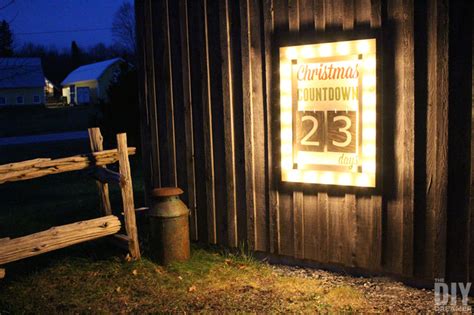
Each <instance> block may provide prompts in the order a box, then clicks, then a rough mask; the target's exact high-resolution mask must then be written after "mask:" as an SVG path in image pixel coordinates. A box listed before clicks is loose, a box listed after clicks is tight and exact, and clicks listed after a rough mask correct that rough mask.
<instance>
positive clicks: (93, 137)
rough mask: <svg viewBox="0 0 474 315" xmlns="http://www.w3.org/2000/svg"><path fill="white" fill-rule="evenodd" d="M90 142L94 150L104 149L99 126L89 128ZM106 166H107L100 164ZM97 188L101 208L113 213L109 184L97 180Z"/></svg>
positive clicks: (109, 213) (106, 212)
mask: <svg viewBox="0 0 474 315" xmlns="http://www.w3.org/2000/svg"><path fill="white" fill-rule="evenodd" d="M87 131H88V133H89V142H90V147H91V151H92V152H99V151H103V150H104V143H103V140H104V138H103V137H102V134H101V133H100V129H99V128H89V129H88V130H87ZM99 167H103V168H106V167H105V166H99ZM96 184H97V189H98V190H99V196H100V208H101V210H102V212H103V214H104V215H111V214H112V206H111V205H110V198H109V184H107V183H101V182H100V181H96Z"/></svg>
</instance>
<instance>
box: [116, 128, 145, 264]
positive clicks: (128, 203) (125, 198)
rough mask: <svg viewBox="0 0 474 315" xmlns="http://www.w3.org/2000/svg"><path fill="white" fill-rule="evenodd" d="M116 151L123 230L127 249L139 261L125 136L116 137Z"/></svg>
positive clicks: (123, 134) (122, 134)
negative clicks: (126, 238) (123, 220)
mask: <svg viewBox="0 0 474 315" xmlns="http://www.w3.org/2000/svg"><path fill="white" fill-rule="evenodd" d="M117 151H118V156H119V170H120V175H121V176H122V180H121V181H120V190H121V192H122V203H123V213H124V219H125V230H126V231H127V235H128V237H129V241H128V242H129V243H128V248H129V251H130V256H131V257H132V258H133V259H140V256H141V255H140V245H139V242H138V232H137V223H136V220H135V203H134V201H133V186H132V176H131V171H130V161H129V159H128V150H127V134H125V133H120V134H118V135H117Z"/></svg>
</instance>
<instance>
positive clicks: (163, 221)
mask: <svg viewBox="0 0 474 315" xmlns="http://www.w3.org/2000/svg"><path fill="white" fill-rule="evenodd" d="M182 193H183V190H181V189H180V188H178V187H164V188H157V189H154V190H153V192H152V206H151V209H150V213H149V219H150V251H151V255H152V257H153V258H155V259H156V260H157V261H158V262H159V263H161V264H163V265H167V264H169V263H171V262H174V261H184V260H188V259H189V256H190V245H189V209H188V207H186V205H185V204H184V203H183V202H182V201H181V200H180V199H179V195H181V194H182Z"/></svg>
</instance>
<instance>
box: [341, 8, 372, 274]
mask: <svg viewBox="0 0 474 315" xmlns="http://www.w3.org/2000/svg"><path fill="white" fill-rule="evenodd" d="M369 9H370V8H367V10H368V11H369ZM342 10H343V13H344V14H343V19H342V29H343V30H345V31H347V30H352V29H354V18H355V17H354V10H355V9H354V0H347V1H345V2H344V4H343V9H342ZM356 211H357V209H356V196H355V194H345V197H344V219H343V220H344V221H343V230H344V232H345V235H346V241H347V244H346V246H345V249H344V250H345V253H346V255H345V258H344V260H345V263H346V264H347V265H348V266H354V265H355V261H356V237H357V223H358V222H357V216H356Z"/></svg>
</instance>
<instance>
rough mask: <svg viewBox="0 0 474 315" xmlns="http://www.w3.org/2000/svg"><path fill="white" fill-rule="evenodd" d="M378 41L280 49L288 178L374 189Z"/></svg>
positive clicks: (283, 156)
mask: <svg viewBox="0 0 474 315" xmlns="http://www.w3.org/2000/svg"><path fill="white" fill-rule="evenodd" d="M376 82H377V80H376V39H375V38H371V39H363V40H351V41H340V42H331V43H321V44H313V45H302V46H287V47H281V48H280V120H281V148H280V149H281V168H282V172H281V174H282V180H283V181H286V182H299V183H313V184H329V185H344V186H359V187H375V183H376V181H375V178H376V170H377V165H376V135H377V132H376V128H377V115H376V99H377V98H376Z"/></svg>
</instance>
